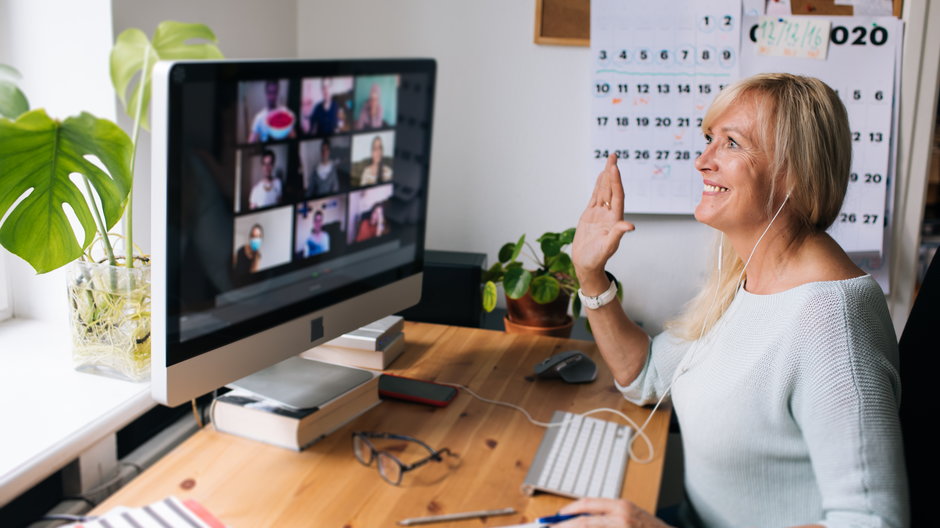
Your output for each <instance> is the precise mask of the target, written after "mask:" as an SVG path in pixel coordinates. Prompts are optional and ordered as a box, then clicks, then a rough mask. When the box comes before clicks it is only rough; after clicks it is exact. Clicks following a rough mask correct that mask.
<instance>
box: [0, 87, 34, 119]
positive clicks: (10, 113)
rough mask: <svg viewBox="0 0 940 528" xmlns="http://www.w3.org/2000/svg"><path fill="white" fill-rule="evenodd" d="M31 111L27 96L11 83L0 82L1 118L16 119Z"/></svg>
mask: <svg viewBox="0 0 940 528" xmlns="http://www.w3.org/2000/svg"><path fill="white" fill-rule="evenodd" d="M28 110H29V101H28V100H27V99H26V95H25V94H23V92H22V91H21V90H20V89H19V88H17V86H16V85H15V84H13V83H11V82H9V81H0V117H7V118H10V119H16V118H17V117H19V116H20V115H22V114H23V113H25V112H26V111H28Z"/></svg>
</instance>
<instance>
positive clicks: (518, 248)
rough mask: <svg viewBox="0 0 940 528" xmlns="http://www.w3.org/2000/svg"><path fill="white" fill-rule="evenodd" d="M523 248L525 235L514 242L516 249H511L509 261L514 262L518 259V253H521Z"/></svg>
mask: <svg viewBox="0 0 940 528" xmlns="http://www.w3.org/2000/svg"><path fill="white" fill-rule="evenodd" d="M524 247H525V233H523V234H522V236H521V237H519V241H518V242H516V247H515V248H513V250H512V255H510V257H509V260H510V261H515V260H516V259H517V258H519V253H522V248H524Z"/></svg>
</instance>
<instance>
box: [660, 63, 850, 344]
mask: <svg viewBox="0 0 940 528" xmlns="http://www.w3.org/2000/svg"><path fill="white" fill-rule="evenodd" d="M747 100H751V101H754V102H756V103H757V104H756V108H757V115H756V116H755V122H756V123H761V124H763V126H759V127H757V130H756V131H755V132H756V137H755V138H754V141H755V142H756V144H757V146H758V147H759V148H760V150H761V151H763V152H764V153H765V155H766V156H767V159H768V160H769V167H768V176H769V177H770V183H771V185H770V193H769V196H768V201H767V203H766V204H764V207H765V210H766V216H767V218H768V221H769V219H770V217H771V216H772V215H773V214H774V199H775V198H777V197H778V194H779V193H778V191H777V187H778V186H779V185H784V188H785V189H787V193H788V194H789V200H788V201H787V212H788V216H787V218H788V219H789V220H790V221H791V222H792V223H793V225H792V226H791V228H792V230H793V231H792V233H791V235H792V237H793V239H792V242H796V241H798V240H799V239H801V238H803V237H805V236H807V235H809V234H812V233H820V232H823V231H825V230H826V229H827V228H828V227H829V226H830V225H832V223H833V222H834V221H835V219H836V218H837V217H838V215H839V210H840V209H841V208H842V201H843V199H844V198H845V190H846V187H847V186H848V182H849V170H850V167H851V164H852V133H851V130H850V129H849V120H848V114H847V113H846V111H845V106H844V105H843V104H842V101H841V100H839V96H838V95H837V94H836V93H835V91H834V90H833V89H832V88H830V87H829V86H827V85H826V84H825V83H824V82H822V81H820V80H819V79H815V78H813V77H803V76H799V75H791V74H786V73H765V74H760V75H755V76H753V77H748V78H747V79H742V80H740V81H738V82H736V83H734V84H732V85H730V86H727V87H725V89H724V90H722V91H721V93H719V94H718V96H717V97H716V98H715V101H714V102H713V103H712V105H711V107H709V109H708V111H707V112H706V114H705V118H704V119H703V120H702V130H703V131H708V130H709V129H710V128H711V125H712V124H713V123H714V122H715V120H716V119H718V118H720V117H721V116H722V114H724V112H725V111H726V110H727V109H728V108H730V107H731V106H732V105H735V104H740V103H742V102H744V101H747ZM778 205H779V204H778ZM718 244H719V245H722V246H723V247H721V248H720V250H719V255H720V257H721V258H720V260H721V264H720V266H716V268H715V269H714V270H713V271H712V273H711V276H710V277H709V279H708V282H707V283H706V285H705V287H704V288H703V289H702V290H701V291H700V292H699V294H698V295H696V296H695V298H693V299H692V300H691V301H690V302H689V304H688V305H687V306H686V308H685V310H684V311H683V313H682V314H681V315H680V316H679V317H678V318H677V319H676V320H674V321H670V322H669V323H667V324H666V327H667V328H669V329H670V330H671V331H672V332H673V333H674V334H676V335H678V336H679V337H681V338H683V339H686V340H689V341H693V340H696V339H698V338H699V337H701V336H703V335H705V333H707V332H708V331H709V330H710V329H711V328H712V327H713V326H714V324H715V323H716V322H717V321H718V319H720V318H721V316H722V314H724V312H725V310H727V308H728V306H730V305H731V301H732V300H733V299H734V296H735V293H736V292H737V290H738V286H739V280H740V279H743V278H746V274H744V273H745V270H744V265H745V264H744V261H743V260H742V257H743V258H747V255H744V256H742V255H738V254H737V253H736V252H735V251H734V248H732V247H731V244H730V242H729V241H728V240H727V239H724V238H722V239H720V240H719V242H718Z"/></svg>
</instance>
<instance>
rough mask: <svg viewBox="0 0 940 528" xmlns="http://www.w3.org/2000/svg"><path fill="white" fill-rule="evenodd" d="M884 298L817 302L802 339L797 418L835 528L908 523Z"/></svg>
mask: <svg viewBox="0 0 940 528" xmlns="http://www.w3.org/2000/svg"><path fill="white" fill-rule="evenodd" d="M872 282H873V281H872ZM876 288H877V287H875V288H872V287H867V288H865V287H862V288H858V289H840V290H839V291H838V293H837V294H835V295H832V294H831V292H830V294H826V295H820V296H815V297H813V298H811V299H810V302H809V303H808V304H807V307H806V310H805V311H804V312H803V313H804V317H802V318H801V319H800V322H799V324H798V325H797V328H795V329H794V336H793V339H794V341H793V347H794V349H793V352H794V358H793V359H794V364H793V365H792V366H793V369H792V370H791V371H790V373H791V375H792V376H793V378H792V388H793V392H792V396H791V399H790V402H791V403H790V405H791V412H792V414H793V419H794V420H795V422H796V423H797V424H798V425H799V427H800V430H801V431H802V434H803V438H804V440H805V442H806V447H807V451H808V454H809V457H810V461H811V464H812V467H813V472H814V473H815V475H816V480H817V482H818V485H819V491H820V494H821V497H822V507H823V512H824V513H823V515H824V518H823V519H820V520H819V523H820V524H822V525H824V526H827V527H830V528H841V527H853V528H864V527H904V526H907V525H908V522H909V521H908V498H907V477H906V474H905V469H904V458H903V451H902V443H901V433H900V431H901V428H900V422H899V419H898V405H899V402H900V380H899V376H898V371H897V367H896V366H897V359H898V358H897V342H896V340H895V339H894V330H893V327H892V326H891V321H890V318H889V316H888V313H887V307H886V305H885V302H884V297H883V294H882V293H881V291H880V289H876ZM853 290H854V291H853ZM873 290H875V291H873Z"/></svg>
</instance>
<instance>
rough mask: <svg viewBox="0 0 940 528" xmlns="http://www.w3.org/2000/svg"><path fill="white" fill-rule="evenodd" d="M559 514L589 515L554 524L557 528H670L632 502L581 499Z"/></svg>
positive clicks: (624, 500)
mask: <svg viewBox="0 0 940 528" xmlns="http://www.w3.org/2000/svg"><path fill="white" fill-rule="evenodd" d="M558 513H559V514H563V515H571V514H573V513H588V514H590V515H584V516H581V517H576V518H574V519H571V520H568V521H565V522H563V523H559V524H554V525H552V526H554V527H557V528H590V527H597V528H602V527H603V528H608V527H609V528H668V527H669V525H668V524H666V523H664V522H662V521H660V520H659V519H658V518H656V516H654V515H653V514H651V513H649V512H647V511H646V510H644V509H643V508H640V507H639V506H637V505H636V504H633V503H632V502H630V501H628V500H626V499H621V500H615V499H581V500H577V501H574V502H572V503H571V504H569V505H567V506H565V507H564V508H562V509H561V510H559V511H558Z"/></svg>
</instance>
